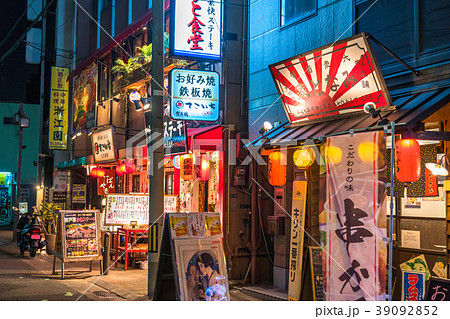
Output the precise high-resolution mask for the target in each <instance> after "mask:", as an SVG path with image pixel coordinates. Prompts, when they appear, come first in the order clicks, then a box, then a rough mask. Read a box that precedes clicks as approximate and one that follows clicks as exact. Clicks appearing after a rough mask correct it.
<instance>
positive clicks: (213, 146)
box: [186, 125, 223, 151]
mask: <svg viewBox="0 0 450 319" xmlns="http://www.w3.org/2000/svg"><path fill="white" fill-rule="evenodd" d="M222 132H223V128H222V126H220V125H212V126H206V127H199V128H187V129H186V137H187V140H188V149H189V150H203V151H216V150H217V151H221V150H222V145H223V133H222Z"/></svg>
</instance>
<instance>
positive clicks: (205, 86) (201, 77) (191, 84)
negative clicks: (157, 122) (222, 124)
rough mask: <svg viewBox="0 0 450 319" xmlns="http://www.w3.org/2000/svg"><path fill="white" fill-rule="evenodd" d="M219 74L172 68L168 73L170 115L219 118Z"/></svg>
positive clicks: (201, 119)
mask: <svg viewBox="0 0 450 319" xmlns="http://www.w3.org/2000/svg"><path fill="white" fill-rule="evenodd" d="M219 83H220V82H219V74H218V73H217V72H213V71H198V70H186V69H174V70H172V72H171V73H170V117H171V118H172V119H174V120H186V121H199V122H200V121H202V122H214V121H217V120H218V119H219Z"/></svg>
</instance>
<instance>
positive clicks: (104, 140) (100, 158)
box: [91, 127, 117, 163]
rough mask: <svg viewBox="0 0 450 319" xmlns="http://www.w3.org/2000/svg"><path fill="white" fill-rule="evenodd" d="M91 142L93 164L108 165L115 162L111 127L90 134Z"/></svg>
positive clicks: (114, 146)
mask: <svg viewBox="0 0 450 319" xmlns="http://www.w3.org/2000/svg"><path fill="white" fill-rule="evenodd" d="M91 142H92V154H93V155H94V163H108V162H115V161H116V160H117V152H116V145H115V134H114V129H113V127H109V128H107V129H103V130H99V131H96V132H94V133H92V135H91Z"/></svg>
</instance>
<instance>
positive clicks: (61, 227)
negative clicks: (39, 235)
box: [52, 210, 103, 279]
mask: <svg viewBox="0 0 450 319" xmlns="http://www.w3.org/2000/svg"><path fill="white" fill-rule="evenodd" d="M57 213H58V224H57V229H56V245H55V250H53V251H52V254H53V256H54V258H53V274H56V258H59V259H60V260H61V277H62V278H63V279H64V264H65V263H66V262H78V261H90V262H91V263H90V271H92V262H93V261H96V260H98V261H99V262H100V274H102V271H103V267H102V260H103V258H102V255H101V253H100V250H101V242H100V238H101V237H100V234H101V231H100V213H99V211H97V210H61V211H58V212H57Z"/></svg>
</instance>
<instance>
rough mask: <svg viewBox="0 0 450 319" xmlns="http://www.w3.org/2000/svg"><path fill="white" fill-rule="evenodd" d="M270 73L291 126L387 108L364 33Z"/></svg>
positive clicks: (278, 66) (277, 65) (283, 63)
mask: <svg viewBox="0 0 450 319" xmlns="http://www.w3.org/2000/svg"><path fill="white" fill-rule="evenodd" d="M269 68H270V72H271V73H272V77H273V80H274V81H275V85H276V87H277V89H278V93H279V95H280V97H281V101H282V103H283V106H284V109H285V111H286V115H287V117H288V119H289V122H291V123H300V122H304V121H309V120H317V119H323V118H326V117H328V116H332V115H339V114H345V115H347V114H348V113H349V112H355V111H357V110H361V109H362V108H363V107H364V105H365V104H366V103H368V102H373V103H374V104H375V107H376V108H379V107H383V106H388V105H390V104H391V102H390V98H389V94H388V91H387V89H386V85H385V83H384V80H383V77H382V75H381V72H380V70H379V67H378V65H377V63H376V60H375V59H374V56H373V54H372V50H371V47H370V44H369V43H368V41H367V39H366V35H365V34H364V33H362V34H359V35H356V36H354V37H351V38H348V39H345V40H342V41H339V42H336V43H334V44H332V45H327V46H324V47H321V48H319V49H316V50H313V51H310V52H307V53H304V54H301V55H298V56H295V57H293V58H290V59H287V60H284V61H281V62H279V63H275V64H272V65H270V66H269Z"/></svg>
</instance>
